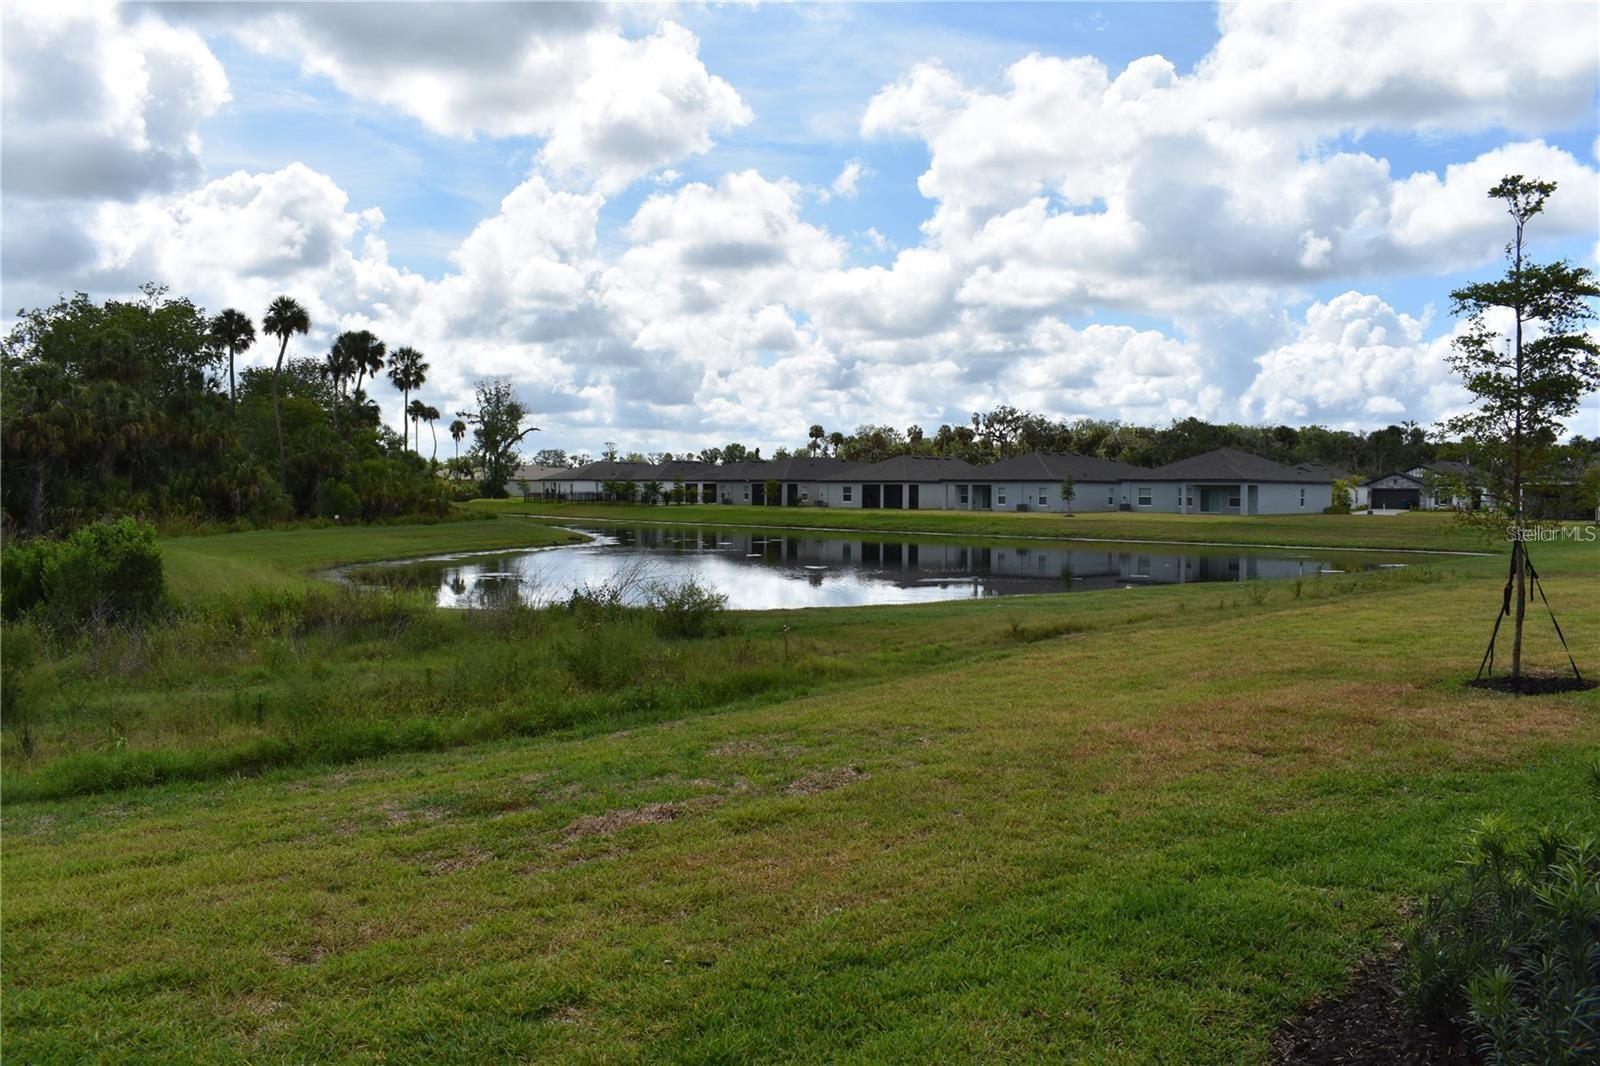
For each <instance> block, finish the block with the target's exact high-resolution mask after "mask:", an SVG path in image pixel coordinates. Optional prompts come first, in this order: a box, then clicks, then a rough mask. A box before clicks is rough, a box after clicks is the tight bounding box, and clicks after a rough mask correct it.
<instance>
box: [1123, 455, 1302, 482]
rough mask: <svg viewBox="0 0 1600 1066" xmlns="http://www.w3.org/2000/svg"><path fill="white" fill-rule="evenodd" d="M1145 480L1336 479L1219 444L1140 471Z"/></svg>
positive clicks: (1142, 478)
mask: <svg viewBox="0 0 1600 1066" xmlns="http://www.w3.org/2000/svg"><path fill="white" fill-rule="evenodd" d="M1133 479H1137V480H1142V481H1292V482H1299V483H1302V484H1306V483H1313V484H1325V483H1327V482H1330V481H1332V480H1333V479H1332V478H1331V477H1329V476H1328V474H1327V472H1326V471H1324V470H1304V469H1299V468H1297V467H1292V466H1284V465H1283V464H1282V463H1275V462H1273V461H1272V460H1271V459H1263V458H1262V457H1261V456H1259V455H1251V454H1250V453H1249V452H1241V451H1239V450H1238V449H1237V448H1218V449H1217V450H1216V451H1211V452H1206V453H1205V454H1204V455H1196V456H1191V457H1190V458H1188V459H1179V460H1178V461H1177V462H1175V463H1168V464H1167V465H1166V466H1158V467H1156V468H1155V469H1154V470H1151V471H1150V472H1148V473H1136V474H1134V475H1133V478H1132V479H1130V480H1133Z"/></svg>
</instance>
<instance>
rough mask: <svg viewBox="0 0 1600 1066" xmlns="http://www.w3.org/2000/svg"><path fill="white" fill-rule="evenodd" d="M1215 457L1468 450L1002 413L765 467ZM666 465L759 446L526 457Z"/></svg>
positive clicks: (863, 438) (786, 454)
mask: <svg viewBox="0 0 1600 1066" xmlns="http://www.w3.org/2000/svg"><path fill="white" fill-rule="evenodd" d="M1217 448H1237V449H1239V450H1240V451H1244V452H1250V453H1251V454H1253V455H1260V456H1263V457H1265V458H1268V459H1273V460H1276V461H1277V462H1280V463H1284V464H1286V465H1289V466H1295V465H1298V464H1301V463H1314V464H1316V465H1319V466H1325V467H1329V468H1331V469H1334V470H1338V471H1342V472H1345V473H1349V474H1370V475H1376V474H1382V473H1386V472H1388V471H1391V470H1410V469H1412V468H1413V467H1417V466H1422V465H1425V464H1427V463H1432V462H1435V461H1437V460H1445V459H1450V460H1458V461H1470V460H1471V458H1472V454H1471V453H1472V451H1473V449H1472V447H1471V446H1470V444H1469V443H1468V442H1465V441H1460V440H1449V439H1441V438H1440V437H1439V436H1438V435H1436V434H1430V433H1429V432H1428V430H1426V429H1424V428H1423V427H1422V426H1421V425H1419V424H1417V423H1416V422H1404V423H1402V424H1399V425H1389V426H1385V427H1383V428H1382V429H1375V430H1372V431H1370V432H1360V431H1354V430H1344V429H1328V428H1327V427H1325V426H1317V425H1312V426H1303V427H1296V426H1282V425H1280V426H1245V425H1240V424H1238V423H1232V422H1228V423H1214V422H1207V421H1205V420H1203V419H1199V418H1183V419H1177V420H1175V421H1173V422H1172V423H1170V424H1169V425H1167V426H1165V427H1161V428H1156V427H1150V426H1136V425H1130V424H1128V423H1124V422H1117V421H1109V420H1105V419H1097V418H1078V419H1052V418H1049V417H1047V416H1045V415H1040V414H1034V413H1031V412H1028V411H1022V410H1018V409H1017V408H1015V407H1011V406H1008V405H1001V406H998V407H995V408H994V409H992V410H990V411H985V412H975V413H974V414H973V415H972V419H971V422H970V423H969V424H967V425H961V426H951V425H942V426H940V427H939V428H938V429H937V430H935V431H934V432H933V433H931V434H930V433H927V432H926V431H924V430H923V428H922V427H921V426H915V425H913V426H908V427H907V428H906V429H904V430H901V429H898V428H896V427H895V426H891V425H870V424H869V425H861V426H857V427H856V428H855V430H853V431H852V432H850V433H844V432H840V431H837V430H835V431H833V432H829V431H828V430H827V429H825V428H824V427H823V426H822V425H820V424H814V425H812V426H811V427H810V432H809V434H808V438H807V440H806V442H805V443H804V444H801V445H797V446H795V447H793V448H789V447H779V448H777V449H776V450H774V451H773V452H772V453H771V455H769V456H766V457H765V458H769V459H787V458H790V457H792V456H796V455H812V456H822V457H829V458H838V459H847V460H850V461H852V462H859V463H876V462H881V461H882V460H884V459H892V458H894V457H895V456H898V455H929V456H942V457H950V458H956V459H963V460H966V461H967V462H969V463H972V464H974V465H976V466H981V465H984V464H986V463H992V462H996V461H998V460H1001V459H1009V458H1011V457H1012V456H1016V455H1023V454H1025V453H1027V452H1033V451H1041V452H1072V453H1075V454H1078V455H1089V456H1097V457H1099V458H1101V459H1117V460H1121V461H1122V462H1125V463H1131V464H1132V465H1134V466H1146V467H1155V466H1162V465H1165V464H1167V463H1173V462H1177V461H1178V460H1180V459H1188V458H1190V457H1192V456H1196V455H1204V454H1205V453H1206V452H1209V451H1213V450H1215V449H1217ZM1559 451H1560V453H1561V456H1562V458H1563V459H1564V461H1565V462H1567V463H1569V464H1570V465H1573V466H1577V467H1582V466H1585V465H1589V464H1593V463H1595V462H1597V461H1600V438H1590V437H1584V436H1575V437H1573V438H1571V440H1569V441H1568V442H1567V443H1566V444H1565V445H1564V446H1561V447H1560V448H1559ZM595 458H599V459H609V460H612V461H623V462H635V463H662V462H671V461H672V460H674V459H679V460H684V461H690V462H703V463H718V464H728V463H740V462H746V461H759V460H761V459H762V458H763V456H762V454H761V449H760V448H759V447H756V448H752V447H748V446H746V445H744V444H741V443H738V442H734V443H730V444H728V445H725V446H723V447H720V448H702V449H701V450H699V451H698V452H682V453H674V452H638V451H631V452H622V451H620V450H619V449H618V447H617V445H616V444H614V443H610V442H608V443H607V444H606V446H605V448H604V449H603V450H602V452H601V453H600V455H599V456H591V455H589V454H587V453H578V452H574V453H568V452H566V451H564V450H562V449H560V448H546V449H543V450H541V451H539V452H537V453H535V454H534V455H533V457H532V461H533V462H534V463H535V464H537V465H540V466H558V467H559V466H566V467H576V466H582V465H584V464H586V463H589V462H591V461H592V460H593V459H595Z"/></svg>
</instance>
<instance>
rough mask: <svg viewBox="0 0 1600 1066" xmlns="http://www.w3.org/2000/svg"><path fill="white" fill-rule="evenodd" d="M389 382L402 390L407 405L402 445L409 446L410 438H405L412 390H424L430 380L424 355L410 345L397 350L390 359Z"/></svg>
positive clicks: (401, 420) (404, 410)
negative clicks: (425, 384) (424, 385)
mask: <svg viewBox="0 0 1600 1066" xmlns="http://www.w3.org/2000/svg"><path fill="white" fill-rule="evenodd" d="M389 380H390V381H392V382H394V387H395V388H397V389H399V390H400V392H401V396H402V401H403V403H404V404H405V406H404V407H402V408H401V411H402V415H401V418H400V432H401V438H400V443H401V445H402V446H406V445H408V444H409V438H408V437H406V436H405V428H406V423H405V420H406V418H408V417H410V415H411V390H412V389H420V388H422V386H423V384H424V383H425V382H426V381H427V380H428V364H427V363H426V362H425V361H424V360H423V358H422V353H421V352H419V351H417V350H416V349H415V348H413V347H411V346H410V345H407V346H406V347H404V348H396V349H395V350H394V354H393V355H391V356H390V357H389Z"/></svg>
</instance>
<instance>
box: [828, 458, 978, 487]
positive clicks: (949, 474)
mask: <svg viewBox="0 0 1600 1066" xmlns="http://www.w3.org/2000/svg"><path fill="white" fill-rule="evenodd" d="M973 469H974V467H973V466H972V464H971V463H968V462H965V461H963V460H961V459H946V458H943V457H940V456H934V455H897V456H895V457H894V458H893V459H885V460H884V461H883V462H881V463H871V464H869V465H867V466H858V467H855V468H853V469H850V470H845V471H841V472H840V473H837V474H831V475H829V476H828V477H825V478H822V479H821V480H823V481H908V482H909V481H949V480H951V479H952V478H958V477H963V476H965V475H968V474H971V473H972V471H973Z"/></svg>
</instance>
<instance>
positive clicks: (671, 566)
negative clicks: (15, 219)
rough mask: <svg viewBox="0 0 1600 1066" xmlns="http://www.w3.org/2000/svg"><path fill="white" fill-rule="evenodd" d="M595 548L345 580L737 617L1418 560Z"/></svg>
mask: <svg viewBox="0 0 1600 1066" xmlns="http://www.w3.org/2000/svg"><path fill="white" fill-rule="evenodd" d="M565 528H568V529H573V530H576V531H577V532H580V533H583V534H585V535H587V536H588V537H590V538H591V539H590V540H589V541H587V542H586V543H583V544H575V545H567V546H562V547H556V548H541V549H536V550H519V551H510V552H493V553H476V554H471V555H456V556H440V557H436V558H429V559H416V560H407V561H402V562H395V563H383V564H378V565H365V566H360V567H349V568H346V569H344V570H343V571H342V572H341V573H342V575H343V576H344V577H345V578H347V579H348V580H351V581H353V582H355V583H357V584H385V585H399V586H403V587H409V588H425V589H434V590H436V592H437V598H438V603H439V606H441V607H480V606H489V605H492V604H495V603H497V602H503V601H505V600H508V599H511V598H516V599H521V600H523V601H525V602H529V603H548V602H553V601H557V600H564V599H566V598H567V597H568V596H569V595H570V594H571V593H572V591H573V590H574V589H578V588H582V587H585V586H588V587H600V586H604V585H610V586H615V587H618V588H620V589H621V590H622V592H623V597H624V599H626V600H628V601H631V602H639V601H640V600H642V599H643V597H644V596H645V595H647V593H648V589H649V588H650V586H651V585H652V584H656V583H665V584H668V585H676V584H679V583H681V582H683V581H685V580H687V579H689V578H693V579H695V580H697V581H698V582H700V583H701V584H702V585H707V586H710V587H711V588H714V589H716V590H717V591H718V592H722V593H725V594H726V595H727V597H728V606H729V607H730V608H732V609H734V610H771V609H775V608H794V607H854V606H861V605H865V604H891V603H926V602H929V601H933V600H955V599H975V598H979V597H985V596H1019V595H1028V594H1037V593H1044V592H1070V591H1078V590H1085V589H1106V588H1142V587H1146V586H1150V585H1170V584H1180V583H1193V582H1200V581H1224V582H1225V581H1253V580H1269V579H1273V578H1291V577H1295V576H1297V575H1304V576H1314V575H1318V574H1323V573H1346V572H1353V571H1358V570H1367V569H1373V568H1378V567H1397V566H1403V565H1405V563H1404V556H1399V557H1397V556H1394V555H1381V554H1376V553H1372V554H1368V553H1356V552H1329V551H1324V552H1317V551H1288V550H1285V551H1265V550H1243V549H1226V548H1208V547H1193V548H1189V547H1177V546H1172V545H1157V544H1109V543H1095V542H1087V541H1076V542H1073V541H1041V542H1039V543H1037V544H1026V543H1019V542H1016V541H1011V542H1005V541H979V540H973V541H970V542H965V543H963V542H962V541H961V540H960V539H958V538H954V537H928V538H924V539H917V538H915V537H883V536H859V535H833V534H822V533H810V532H807V533H801V532H791V531H781V532H775V531H769V530H749V529H721V528H716V527H710V526H656V525H645V526H626V525H617V526H601V525H573V524H568V525H567V526H566V527H565Z"/></svg>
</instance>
